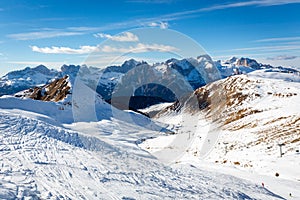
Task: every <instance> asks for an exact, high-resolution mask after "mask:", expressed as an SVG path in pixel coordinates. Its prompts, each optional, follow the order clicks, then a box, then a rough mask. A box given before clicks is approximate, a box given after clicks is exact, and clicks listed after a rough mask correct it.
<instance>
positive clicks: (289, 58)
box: [267, 55, 299, 60]
mask: <svg viewBox="0 0 300 200" xmlns="http://www.w3.org/2000/svg"><path fill="white" fill-rule="evenodd" d="M298 57H299V56H291V55H279V56H275V57H268V58H267V60H294V59H296V58H298Z"/></svg>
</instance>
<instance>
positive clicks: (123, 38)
mask: <svg viewBox="0 0 300 200" xmlns="http://www.w3.org/2000/svg"><path fill="white" fill-rule="evenodd" d="M94 36H95V37H100V38H106V39H110V40H113V41H118V42H137V41H139V38H138V36H137V35H134V34H133V33H131V32H124V33H121V34H119V35H114V36H112V35H109V34H104V33H97V34H94Z"/></svg>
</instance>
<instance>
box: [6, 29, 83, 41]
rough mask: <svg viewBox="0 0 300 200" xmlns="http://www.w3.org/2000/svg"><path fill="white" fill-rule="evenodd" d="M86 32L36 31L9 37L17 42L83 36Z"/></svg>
mask: <svg viewBox="0 0 300 200" xmlns="http://www.w3.org/2000/svg"><path fill="white" fill-rule="evenodd" d="M83 34H84V32H75V31H36V32H28V33H16V34H9V35H8V37H9V38H12V39H15V40H35V39H45V38H54V37H61V36H74V35H83Z"/></svg>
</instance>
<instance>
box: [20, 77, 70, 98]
mask: <svg viewBox="0 0 300 200" xmlns="http://www.w3.org/2000/svg"><path fill="white" fill-rule="evenodd" d="M70 89H71V87H70V85H69V81H68V76H64V77H63V78H60V79H56V80H54V81H52V82H51V83H49V84H47V85H44V86H41V87H35V88H31V89H29V90H26V91H24V92H23V95H16V96H17V97H28V98H31V99H34V100H41V101H54V102H58V101H61V100H63V99H64V98H66V96H67V95H68V94H70Z"/></svg>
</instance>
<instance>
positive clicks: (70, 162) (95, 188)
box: [0, 109, 279, 199]
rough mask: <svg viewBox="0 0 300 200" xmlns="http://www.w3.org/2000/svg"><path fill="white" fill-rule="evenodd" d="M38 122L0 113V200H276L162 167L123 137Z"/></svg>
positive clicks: (246, 187) (236, 184)
mask: <svg viewBox="0 0 300 200" xmlns="http://www.w3.org/2000/svg"><path fill="white" fill-rule="evenodd" d="M42 119H43V118H39V117H37V116H35V115H34V114H33V113H27V112H24V111H16V112H12V111H11V110H10V109H1V110H0V132H1V134H0V138H1V140H0V141H1V143H0V154H1V160H0V166H1V170H0V185H1V189H0V198H3V199H15V198H20V199H21V198H32V199H36V198H42V199H57V198H59V199H69V198H71V199H162V198H164V199H174V198H176V199H187V198H188V199H199V198H201V199H203V198H204V199H215V198H226V199H236V198H241V199H250V198H257V199H266V198H269V199H277V198H279V197H278V196H277V195H276V194H274V193H272V192H270V191H268V190H266V189H264V188H262V187H260V186H257V185H255V184H253V183H251V182H248V181H245V180H242V179H239V178H235V177H234V176H230V175H224V174H219V173H217V172H208V171H203V170H200V169H197V168H195V167H191V166H188V165H187V166H182V167H181V168H170V167H167V166H164V165H163V164H161V163H159V162H158V161H157V160H156V159H155V158H154V157H152V156H151V155H149V154H148V153H146V152H145V151H142V150H140V149H138V148H132V146H133V145H134V144H132V143H130V142H124V141H123V140H122V138H119V140H117V139H116V140H114V142H113V144H110V143H108V142H104V141H103V140H102V138H103V137H104V136H103V135H105V134H106V133H105V130H104V129H100V131H99V130H98V131H95V130H94V131H91V130H90V129H89V130H88V129H86V131H83V132H76V131H72V130H69V129H66V128H63V127H58V126H54V125H52V124H49V123H47V122H45V121H44V120H42ZM99 123H101V122H99ZM102 123H103V122H102ZM118 125H119V126H120V127H119V131H120V132H121V131H122V132H124V131H126V132H127V133H128V134H127V137H129V138H130V137H131V134H134V133H135V134H139V133H143V130H141V129H140V128H138V129H137V128H136V127H132V126H124V125H122V124H121V125H120V124H118ZM74 126H76V124H74ZM109 126H110V125H108V124H106V126H104V127H109ZM89 127H90V128H91V127H92V126H91V125H90V126H89ZM114 128H115V131H118V129H117V127H114ZM87 130H88V131H87ZM144 134H145V133H144ZM154 134H155V133H154V132H153V133H151V132H148V133H147V134H146V135H148V136H151V135H152V136H153V135H154ZM111 143H112V141H111Z"/></svg>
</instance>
